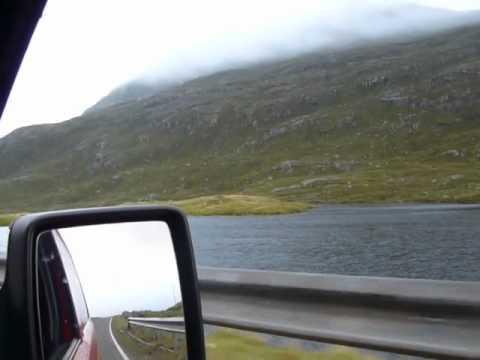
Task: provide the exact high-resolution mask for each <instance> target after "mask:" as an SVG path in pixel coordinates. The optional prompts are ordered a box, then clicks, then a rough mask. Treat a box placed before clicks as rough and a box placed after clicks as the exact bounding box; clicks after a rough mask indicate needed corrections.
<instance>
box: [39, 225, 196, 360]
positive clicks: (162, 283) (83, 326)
mask: <svg viewBox="0 0 480 360" xmlns="http://www.w3.org/2000/svg"><path fill="white" fill-rule="evenodd" d="M36 263H37V264H38V265H37V294H38V303H37V306H38V318H39V324H41V326H40V332H41V338H42V347H43V349H41V351H42V352H43V354H44V357H45V358H46V359H51V358H61V357H64V356H71V355H75V354H84V355H86V354H88V355H87V357H86V358H89V359H96V358H97V356H98V355H100V357H101V358H112V357H113V358H121V357H122V356H123V357H124V358H125V355H126V357H128V358H129V359H146V358H148V359H179V360H180V359H186V357H187V356H186V354H187V353H186V340H185V321H184V311H183V306H182V296H181V290H180V280H179V273H178V266H177V262H176V257H175V251H174V247H173V243H172V236H171V234H170V230H169V227H168V225H167V224H166V223H164V222H160V221H147V222H130V223H128V222H124V223H114V224H102V225H88V226H77V227H69V228H59V229H51V230H47V231H43V232H41V233H40V234H39V236H38V241H37V262H36ZM82 358H83V357H82Z"/></svg>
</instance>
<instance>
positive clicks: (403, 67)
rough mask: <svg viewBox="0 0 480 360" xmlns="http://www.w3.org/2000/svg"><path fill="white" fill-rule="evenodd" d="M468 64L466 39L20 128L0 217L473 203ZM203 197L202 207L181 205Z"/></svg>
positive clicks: (474, 45)
mask: <svg viewBox="0 0 480 360" xmlns="http://www.w3.org/2000/svg"><path fill="white" fill-rule="evenodd" d="M479 59H480V26H477V27H471V28H468V29H466V30H462V31H453V32H449V33H445V34H440V35H435V36H432V37H431V38H426V39H420V40H416V41H405V42H392V43H386V44H377V45H374V46H373V45H372V46H369V47H365V48H359V49H353V50H344V51H338V52H336V53H329V54H311V55H306V56H301V57H298V58H295V59H291V60H287V61H282V62H279V63H275V64H266V65H262V66H257V67H252V68H249V69H243V70H233V71H226V72H223V73H220V74H214V75H212V76H208V77H205V78H199V79H196V80H193V81H190V82H187V83H185V84H183V85H182V86H180V87H176V88H173V89H171V90H168V91H166V92H163V93H159V94H158V95H156V96H153V97H151V98H148V99H144V100H142V101H133V102H128V103H125V104H123V105H121V106H116V107H113V108H108V109H104V110H102V111H99V112H94V113H91V114H87V115H84V116H82V117H80V118H77V119H74V120H72V121H69V122H66V123H63V124H58V125H49V126H38V127H33V128H25V129H21V130H19V131H17V132H16V133H14V134H12V135H11V136H9V137H7V138H5V139H1V140H0V194H1V200H2V210H3V211H4V212H21V211H26V210H28V211H31V210H44V209H55V208H65V207H79V206H92V205H112V204H121V203H126V202H135V203H137V202H172V201H173V202H175V201H178V204H179V205H180V207H181V206H184V207H185V209H186V210H187V212H188V211H191V212H192V213H195V214H197V213H202V214H203V213H207V214H208V213H217V211H218V212H222V213H244V209H245V207H251V208H255V209H256V208H261V206H260V207H259V206H258V204H255V205H253V206H250V205H246V202H245V201H235V203H231V201H230V200H232V199H231V198H228V197H227V198H223V200H222V204H221V206H217V205H216V204H215V201H216V199H217V195H225V194H239V195H252V196H266V197H268V198H274V199H279V200H287V201H294V202H303V203H309V204H315V203H324V202H328V203H332V202H337V203H347V202H348V203H358V202H363V203H372V202H375V203H376V202H479V201H480V180H479V179H480V166H479V165H480V122H479V121H478V120H479V116H480V104H479V103H478V98H480V75H479V74H480V60H479ZM379 79H384V80H379ZM219 90H221V91H219ZM392 94H393V95H392ZM385 98H394V99H400V100H393V101H385V100H383V99H385ZM402 99H403V100H402ZM203 196H207V197H211V198H205V199H206V200H205V199H202V200H192V201H183V200H185V199H191V198H197V197H203ZM211 199H212V200H211ZM257 199H258V198H257ZM268 201H270V203H271V204H274V200H268ZM245 205H246V206H245ZM284 205H285V204H281V203H276V204H275V205H274V208H275V209H274V210H275V211H274V212H276V211H277V209H278V211H279V212H282V211H283V210H282V209H283V207H284ZM237 206H238V209H237V208H236V207H237ZM288 207H291V208H292V210H296V205H295V206H294V205H293V204H289V205H288ZM219 208H220V210H219ZM255 211H256V210H255ZM258 211H259V212H260V213H262V212H263V211H264V210H262V209H259V210H258ZM268 212H269V213H271V211H270V210H268Z"/></svg>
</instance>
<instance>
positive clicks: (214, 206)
mask: <svg viewBox="0 0 480 360" xmlns="http://www.w3.org/2000/svg"><path fill="white" fill-rule="evenodd" d="M135 204H136V205H142V204H145V205H148V204H158V205H171V206H175V207H177V208H179V209H181V210H183V211H184V212H185V213H186V214H187V215H192V216H213V215H237V216H238V215H284V214H292V213H298V212H302V211H306V210H308V209H309V208H310V205H309V204H307V203H305V202H299V201H284V200H278V199H275V198H272V197H266V196H248V195H216V196H202V197H198V198H193V199H188V200H180V201H172V202H153V201H149V202H138V203H135ZM19 215H20V214H0V226H8V225H9V224H10V223H11V222H12V221H13V220H15V218H16V217H18V216H19Z"/></svg>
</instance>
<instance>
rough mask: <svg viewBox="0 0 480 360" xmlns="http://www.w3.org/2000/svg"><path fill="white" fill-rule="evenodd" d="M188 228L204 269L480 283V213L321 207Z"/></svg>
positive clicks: (201, 221)
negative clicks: (266, 270)
mask: <svg viewBox="0 0 480 360" xmlns="http://www.w3.org/2000/svg"><path fill="white" fill-rule="evenodd" d="M190 224H191V227H192V236H193V241H194V248H195V255H196V259H197V263H198V265H200V266H215V267H231V268H248V269H268V270H283V271H297V272H313V273H332V274H345V275H368V276H390V277H404V278H424V279H449V280H480V206H473V205H466V206H465V205H411V206H408V205H405V206H322V207H320V208H317V209H314V210H312V211H310V212H308V213H304V214H295V215H287V216H247V217H221V216H219V217H193V218H190Z"/></svg>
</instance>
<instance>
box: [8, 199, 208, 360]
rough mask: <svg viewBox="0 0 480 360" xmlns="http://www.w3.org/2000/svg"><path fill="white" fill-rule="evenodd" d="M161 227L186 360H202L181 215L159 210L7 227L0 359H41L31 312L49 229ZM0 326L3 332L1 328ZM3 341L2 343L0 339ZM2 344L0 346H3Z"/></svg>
mask: <svg viewBox="0 0 480 360" xmlns="http://www.w3.org/2000/svg"><path fill="white" fill-rule="evenodd" d="M139 221H163V222H165V223H166V224H167V225H168V227H169V230H170V233H171V236H172V239H173V247H174V251H175V256H176V260H177V265H178V272H179V278H180V289H181V293H182V298H183V307H184V316H185V330H186V340H187V354H188V359H190V360H194V359H199V360H204V359H205V345H204V336H203V322H202V315H201V314H202V313H201V305H200V296H199V291H198V280H197V271H196V266H195V259H194V256H193V249H192V242H191V237H190V230H189V225H188V222H187V219H186V217H185V216H184V215H183V213H182V212H180V211H179V210H177V209H175V208H170V207H160V206H128V207H123V206H122V207H105V208H91V209H79V210H66V211H54V212H46V213H38V214H29V215H25V216H23V217H20V218H19V219H17V220H16V221H15V222H14V224H13V225H12V227H11V230H10V236H9V244H8V258H7V269H6V275H5V282H4V284H3V287H2V289H1V296H0V301H2V302H3V304H2V306H1V307H0V311H3V310H2V308H3V309H6V313H4V314H3V315H4V316H3V317H2V319H3V320H2V322H3V325H2V326H1V329H0V340H3V341H4V343H5V345H6V346H5V347H3V346H2V348H3V349H2V350H0V351H5V353H3V354H1V353H0V355H2V358H17V359H42V355H41V353H40V349H41V346H40V345H41V344H40V342H41V339H40V334H39V330H38V329H39V325H40V324H39V316H38V310H37V305H36V304H37V292H36V289H37V284H36V270H35V269H36V265H37V264H36V263H35V262H36V246H37V244H36V243H37V238H38V235H39V234H40V233H41V232H43V231H45V230H50V229H56V228H67V227H74V226H86V225H96V224H110V223H119V222H139ZM5 325H6V326H5ZM1 337H3V339H2V338H1ZM3 341H2V342H3Z"/></svg>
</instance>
